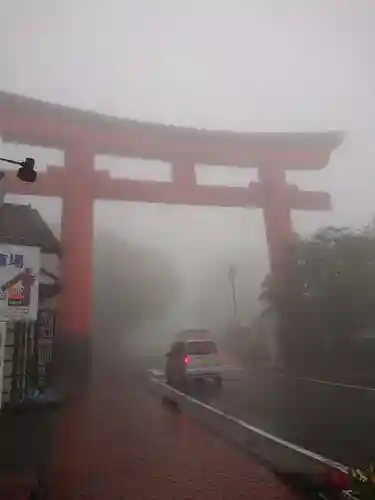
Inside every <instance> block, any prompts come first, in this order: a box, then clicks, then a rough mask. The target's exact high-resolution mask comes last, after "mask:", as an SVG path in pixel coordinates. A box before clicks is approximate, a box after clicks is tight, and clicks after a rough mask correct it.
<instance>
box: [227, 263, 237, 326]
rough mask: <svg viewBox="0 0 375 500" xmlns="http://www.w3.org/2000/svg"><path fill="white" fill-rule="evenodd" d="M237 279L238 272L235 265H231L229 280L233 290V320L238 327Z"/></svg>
mask: <svg viewBox="0 0 375 500" xmlns="http://www.w3.org/2000/svg"><path fill="white" fill-rule="evenodd" d="M236 278H237V270H236V268H235V267H234V266H233V265H230V266H229V271H228V279H229V283H230V287H231V290H232V302H233V320H234V325H235V326H238V325H237V323H238V314H237V292H236Z"/></svg>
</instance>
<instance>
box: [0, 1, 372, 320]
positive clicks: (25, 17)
mask: <svg viewBox="0 0 375 500" xmlns="http://www.w3.org/2000/svg"><path fill="white" fill-rule="evenodd" d="M0 12H1V19H2V28H1V31H0V68H1V73H0V88H1V89H2V90H6V91H9V92H15V93H20V94H24V95H28V96H31V97H36V98H39V99H43V100H48V101H52V102H58V103H61V104H65V105H69V106H75V107H79V108H85V109H95V110H97V111H100V112H103V113H106V114H111V115H118V116H123V117H130V118H134V119H137V120H149V121H158V122H163V123H172V124H177V125H188V126H194V127H198V128H207V129H226V130H229V129H230V130H244V131H275V130H288V131H289V130H292V131H293V130H295V131H300V130H328V129H340V130H345V131H346V132H347V133H348V135H347V138H346V140H345V142H344V144H343V145H342V147H341V148H340V149H338V150H337V151H336V152H335V153H334V155H333V156H332V159H331V162H330V164H329V166H328V167H327V168H326V169H325V170H324V171H322V172H318V173H316V172H312V173H309V172H308V173H294V174H288V178H289V180H290V181H291V182H294V183H296V184H298V185H299V186H300V187H301V188H305V189H309V188H310V189H322V190H327V191H329V192H330V193H331V194H332V197H333V204H334V210H333V211H332V212H331V213H306V212H304V213H302V212H301V213H299V212H298V213H294V214H293V221H294V224H295V228H296V230H297V231H299V232H303V233H309V232H311V231H312V230H314V229H316V228H317V227H319V226H322V225H326V224H344V225H351V224H355V225H357V224H363V223H365V222H367V221H368V220H369V219H370V218H371V217H372V216H373V215H374V214H375V196H374V194H375V189H374V185H375V169H374V168H373V164H374V159H375V145H374V141H373V134H374V129H375V125H374V118H375V109H374V108H375V107H374V88H375V70H374V64H373V57H372V53H371V46H372V45H374V42H375V35H374V34H373V26H374V21H375V2H374V1H373V0H257V1H256V0H252V1H250V0H189V1H182V0H133V1H129V0H123V1H122V2H118V1H117V0H106V1H104V0H103V1H98V0H97V1H96V2H94V1H92V0H74V1H73V0H64V2H61V1H57V0H39V1H38V2H26V1H25V0H13V2H12V3H10V2H8V1H6V0H0ZM31 150H32V152H31ZM1 151H2V154H3V153H4V155H5V154H12V155H13V154H14V155H24V154H27V155H31V154H32V155H34V156H35V157H37V159H38V162H39V166H40V169H43V168H44V167H45V164H46V163H53V164H60V165H62V164H63V155H62V154H61V152H56V151H41V150H40V149H37V148H27V147H26V148H25V147H23V148H18V151H17V149H15V148H14V147H13V146H12V145H8V144H4V147H3V148H2V150H1ZM96 163H97V165H96V167H97V168H100V169H106V168H109V169H110V171H111V172H112V175H113V176H114V177H116V176H122V177H123V176H130V177H132V178H150V177H151V178H155V179H156V180H164V179H165V178H166V177H167V178H168V175H169V171H168V166H166V165H158V164H152V163H150V162H139V161H138V162H137V161H134V160H125V159H124V160H114V159H109V158H105V157H101V158H97V162H96ZM197 173H198V180H199V182H201V183H213V184H215V183H216V184H218V183H220V184H231V185H243V186H244V185H247V183H248V182H249V180H254V179H256V178H257V173H256V170H254V169H250V168H249V169H243V170H241V171H240V170H239V169H235V168H233V169H232V168H223V167H220V166H218V168H211V169H210V170H208V168H207V167H201V166H198V167H197ZM23 201H30V200H23ZM32 203H33V204H35V206H36V207H38V208H39V209H40V210H41V212H42V214H43V215H44V216H45V217H46V218H47V219H48V221H49V223H51V224H53V225H55V226H56V224H58V220H59V212H60V204H59V202H58V200H48V201H47V202H46V200H44V201H40V200H39V201H36V200H32ZM96 215H97V217H96V224H97V228H100V227H101V226H103V225H104V224H106V225H110V226H111V227H112V228H113V230H114V231H116V232H117V233H121V234H123V235H124V237H125V236H126V238H128V239H129V238H130V239H131V240H132V241H134V242H137V243H139V244H140V245H147V246H150V245H155V246H156V247H158V248H161V249H162V250H163V252H164V253H165V255H166V256H168V257H171V258H172V261H173V263H174V265H175V266H176V267H178V269H179V273H180V274H181V276H182V278H183V281H184V283H185V288H184V292H183V294H182V298H181V299H180V302H179V303H178V304H176V305H175V308H174V310H173V311H172V312H171V317H170V321H171V322H172V323H173V325H174V324H176V325H177V324H179V323H180V324H181V326H200V325H190V324H188V323H189V322H191V321H192V318H195V322H201V323H204V322H209V321H210V318H211V316H212V314H214V313H213V310H216V309H217V308H220V310H221V313H220V314H221V315H222V317H223V319H224V317H227V316H228V315H230V290H229V287H228V284H227V281H226V273H227V267H226V266H227V265H228V264H229V262H234V263H236V264H237V266H238V269H239V278H238V287H239V292H238V295H239V302H240V305H239V306H240V315H241V321H242V322H248V321H250V320H251V315H252V311H253V310H254V307H253V304H254V303H255V301H256V296H257V293H258V287H259V283H260V281H261V279H262V277H263V275H264V273H265V272H266V271H267V266H268V262H267V254H266V245H265V241H264V228H263V222H262V217H261V213H260V212H258V211H255V210H252V209H251V208H249V209H215V208H191V207H169V206H163V205H159V206H153V205H143V204H136V203H121V204H120V203H105V202H99V203H97V205H96ZM187 227H189V229H188V230H187V229H186V228H187ZM220 269H222V273H221V274H220V272H219V270H220ZM205 273H206V274H207V276H208V275H210V276H212V275H213V274H214V275H216V278H215V279H216V282H215V280H213V283H212V287H211V288H209V291H207V293H206V295H205V298H202V297H200V298H199V299H197V292H198V291H199V290H200V284H199V283H200V280H201V279H202V276H203V275H204V274H205ZM211 280H212V279H211ZM205 286H206V285H205ZM248 304H250V305H249V306H248ZM202 310H203V312H202ZM171 318H173V319H171Z"/></svg>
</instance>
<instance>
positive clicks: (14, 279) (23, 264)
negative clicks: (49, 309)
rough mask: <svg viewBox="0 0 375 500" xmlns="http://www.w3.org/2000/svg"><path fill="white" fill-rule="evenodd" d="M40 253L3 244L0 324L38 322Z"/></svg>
mask: <svg viewBox="0 0 375 500" xmlns="http://www.w3.org/2000/svg"><path fill="white" fill-rule="evenodd" d="M39 272H40V249H39V248H37V247H26V246H19V245H3V244H0V321H35V320H36V319H37V315H38V295H39Z"/></svg>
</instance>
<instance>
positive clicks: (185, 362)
mask: <svg viewBox="0 0 375 500" xmlns="http://www.w3.org/2000/svg"><path fill="white" fill-rule="evenodd" d="M188 363H189V356H185V357H184V364H185V365H187V364H188Z"/></svg>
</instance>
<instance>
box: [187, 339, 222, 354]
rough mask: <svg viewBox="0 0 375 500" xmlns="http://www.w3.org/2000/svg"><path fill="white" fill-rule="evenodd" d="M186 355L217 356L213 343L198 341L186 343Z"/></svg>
mask: <svg viewBox="0 0 375 500" xmlns="http://www.w3.org/2000/svg"><path fill="white" fill-rule="evenodd" d="M186 354H193V355H194V354H196V355H200V354H217V346H216V344H215V342H212V341H210V340H207V341H206V340H200V341H199V342H186Z"/></svg>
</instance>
